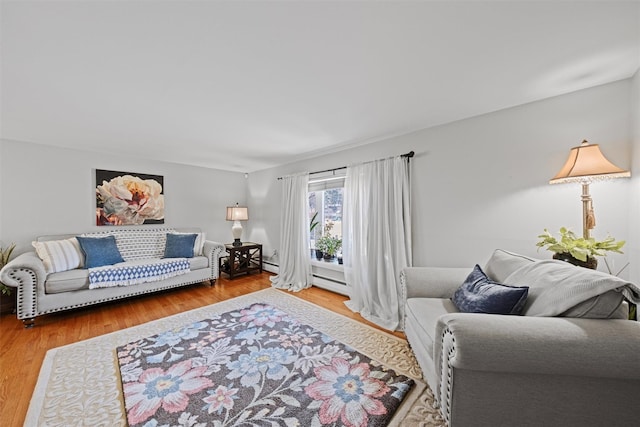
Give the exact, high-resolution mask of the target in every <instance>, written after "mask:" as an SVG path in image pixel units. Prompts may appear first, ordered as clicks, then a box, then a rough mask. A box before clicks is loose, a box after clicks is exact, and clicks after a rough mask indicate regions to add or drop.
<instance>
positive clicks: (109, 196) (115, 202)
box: [96, 169, 164, 225]
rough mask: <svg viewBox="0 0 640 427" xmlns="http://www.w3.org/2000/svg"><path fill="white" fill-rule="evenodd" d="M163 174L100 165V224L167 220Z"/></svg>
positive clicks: (144, 222)
mask: <svg viewBox="0 0 640 427" xmlns="http://www.w3.org/2000/svg"><path fill="white" fill-rule="evenodd" d="M163 184H164V179H163V177H162V176H160V175H145V174H136V173H131V172H116V171H108V170H102V169H96V225H140V224H164V194H162V192H163Z"/></svg>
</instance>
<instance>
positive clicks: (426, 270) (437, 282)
mask: <svg viewBox="0 0 640 427" xmlns="http://www.w3.org/2000/svg"><path fill="white" fill-rule="evenodd" d="M471 270H472V268H471V267H469V268H456V267H407V268H405V269H403V270H402V272H401V273H400V286H401V288H402V299H403V301H402V303H403V305H404V303H406V301H407V299H408V298H415V297H422V298H451V297H452V296H453V294H454V293H455V291H456V289H458V288H459V287H460V285H462V282H464V279H466V278H467V276H468V275H469V273H471Z"/></svg>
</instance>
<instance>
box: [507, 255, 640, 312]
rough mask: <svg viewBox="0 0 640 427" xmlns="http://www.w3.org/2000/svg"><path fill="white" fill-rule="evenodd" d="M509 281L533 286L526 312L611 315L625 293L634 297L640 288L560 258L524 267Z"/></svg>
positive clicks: (530, 287) (510, 277)
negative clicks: (634, 293) (636, 290)
mask: <svg viewBox="0 0 640 427" xmlns="http://www.w3.org/2000/svg"><path fill="white" fill-rule="evenodd" d="M505 283H507V284H513V283H522V284H526V285H528V286H529V299H528V301H527V303H526V305H525V308H524V311H523V314H525V315H526V316H561V315H562V316H566V317H590V318H608V317H610V316H611V315H613V314H614V313H616V311H617V308H618V306H619V305H620V304H621V303H622V298H623V293H624V292H627V293H629V297H630V298H632V299H633V295H632V294H631V293H633V292H635V289H637V287H635V285H632V284H630V283H629V282H626V281H625V280H623V279H620V278H618V277H615V276H611V275H609V274H606V273H603V272H600V271H596V270H590V269H587V268H583V267H577V266H574V265H572V264H569V263H567V262H564V261H556V260H545V261H536V262H535V263H531V264H530V265H526V266H523V267H520V268H519V269H517V270H515V271H514V272H513V273H512V274H511V275H509V277H507V279H506V280H505Z"/></svg>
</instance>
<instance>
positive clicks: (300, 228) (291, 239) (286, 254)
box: [271, 173, 311, 292]
mask: <svg viewBox="0 0 640 427" xmlns="http://www.w3.org/2000/svg"><path fill="white" fill-rule="evenodd" d="M308 186H309V174H308V173H304V174H298V175H291V176H286V177H283V178H282V209H281V219H280V264H279V274H278V275H277V276H274V277H271V285H272V286H273V287H274V288H280V289H287V290H289V291H294V292H297V291H300V290H302V289H305V288H308V287H310V286H311V263H310V261H309V200H308V196H307V188H308Z"/></svg>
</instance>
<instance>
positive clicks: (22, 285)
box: [0, 228, 224, 327]
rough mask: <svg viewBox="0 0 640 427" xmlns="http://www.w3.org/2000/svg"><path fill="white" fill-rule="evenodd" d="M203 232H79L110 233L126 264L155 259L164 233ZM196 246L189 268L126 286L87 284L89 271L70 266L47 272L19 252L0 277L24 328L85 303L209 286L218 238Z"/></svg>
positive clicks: (43, 239) (30, 255)
mask: <svg viewBox="0 0 640 427" xmlns="http://www.w3.org/2000/svg"><path fill="white" fill-rule="evenodd" d="M174 232H179V233H197V234H199V236H200V237H201V238H202V239H204V234H201V233H200V230H199V229H196V228H184V229H173V228H154V229H149V228H145V229H140V228H138V229H117V230H107V231H104V232H97V233H86V234H84V236H89V237H102V236H109V235H113V236H115V239H116V245H117V247H118V250H119V251H120V253H121V255H122V258H123V259H124V260H125V261H126V262H142V261H141V260H145V259H150V260H152V259H158V258H161V257H162V254H163V253H164V248H165V243H166V234H167V233H174ZM75 236H76V235H54V236H42V237H38V238H37V239H36V241H37V242H47V241H48V242H51V241H62V240H65V239H69V238H73V237H75ZM200 248H201V253H197V252H200V251H199V250H198V251H197V252H196V253H194V256H193V257H192V258H189V259H188V262H189V271H188V272H186V273H184V274H181V275H177V276H173V277H168V278H165V279H162V280H156V281H150V282H146V283H139V284H133V285H129V286H116V287H105V288H98V289H90V288H89V271H88V270H87V269H85V268H74V269H71V270H68V271H60V272H52V273H47V270H46V268H45V265H44V263H43V261H42V259H41V258H40V257H39V256H38V255H37V254H36V252H35V251H33V252H26V253H23V254H21V255H19V256H17V257H16V258H14V259H13V260H11V261H10V262H9V263H8V264H7V265H6V266H5V267H4V268H3V269H2V270H1V271H0V281H2V283H4V284H6V285H8V286H11V287H15V288H17V317H18V319H21V320H22V321H23V323H24V324H25V327H30V326H33V324H34V323H35V318H36V317H37V316H40V315H43V314H47V313H54V312H58V311H63V310H69V309H73V308H77V307H84V306H88V305H92V304H98V303H101V302H106V301H113V300H117V299H121V298H127V297H131V296H135V295H141V294H146V293H150V292H156V291H160V290H164V289H170V288H175V287H179V286H185V285H190V284H193V283H200V282H205V281H210V282H211V284H212V285H213V284H214V283H215V280H216V279H217V278H218V276H219V271H218V259H219V257H220V255H221V253H222V252H223V251H224V246H223V245H222V244H220V243H217V242H212V241H206V240H205V241H204V242H203V243H202V244H201V245H200Z"/></svg>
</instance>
